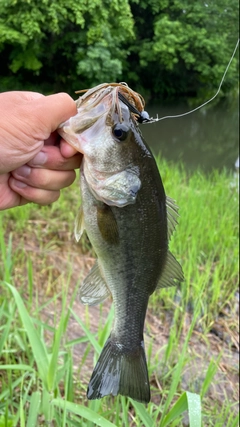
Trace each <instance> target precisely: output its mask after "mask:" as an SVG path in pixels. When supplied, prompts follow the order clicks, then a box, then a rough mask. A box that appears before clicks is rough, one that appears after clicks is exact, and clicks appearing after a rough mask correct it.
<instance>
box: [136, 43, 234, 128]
mask: <svg viewBox="0 0 240 427" xmlns="http://www.w3.org/2000/svg"><path fill="white" fill-rule="evenodd" d="M238 45H239V39H238V40H237V43H236V46H235V48H234V50H233V53H232V56H231V58H230V60H229V62H228V65H227V67H226V69H225V71H224V73H223V76H222V79H221V82H220V85H219V87H218V90H217V92H216V93H215V95H214V96H213V97H212V98H210V99H209V100H208V101H206V102H204V103H203V104H201V105H199V106H198V107H196V108H194V109H193V110H190V111H186V112H185V113H182V114H177V115H175V116H164V117H160V118H159V117H158V114H157V117H156V118H155V119H154V118H153V117H151V118H150V120H146V121H144V122H143V123H144V124H149V123H155V122H160V120H165V119H175V118H178V117H183V116H187V115H188V114H192V113H194V112H195V111H197V110H199V109H200V108H202V107H205V105H207V104H209V102H212V101H213V100H214V99H215V98H216V97H217V96H218V94H219V92H220V90H221V87H222V84H223V82H224V80H225V77H226V74H227V72H228V69H229V67H230V65H231V62H232V60H233V58H234V56H235V53H236V51H237V48H238Z"/></svg>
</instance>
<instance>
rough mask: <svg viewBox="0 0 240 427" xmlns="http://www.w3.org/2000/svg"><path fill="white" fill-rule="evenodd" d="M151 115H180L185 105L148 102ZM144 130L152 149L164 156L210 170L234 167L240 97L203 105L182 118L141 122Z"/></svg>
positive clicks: (191, 168)
mask: <svg viewBox="0 0 240 427" xmlns="http://www.w3.org/2000/svg"><path fill="white" fill-rule="evenodd" d="M146 110H147V111H148V113H149V115H150V116H153V117H156V114H158V117H163V116H166V115H175V114H181V113H183V112H186V111H189V110H190V108H189V107H187V106H184V105H178V106H168V107H163V106H161V105H147V106H146ZM141 131H142V133H143V135H144V137H145V139H146V141H147V143H148V144H149V146H150V147H151V149H152V150H153V152H154V154H156V155H157V154H159V153H160V154H161V155H162V156H163V157H164V158H166V159H168V160H171V161H174V162H179V161H181V162H182V163H184V164H186V166H187V167H188V169H190V170H194V169H196V168H199V167H200V168H201V169H203V170H204V171H206V172H208V171H211V169H213V168H217V169H222V168H224V167H226V168H228V169H232V170H234V164H235V161H236V159H237V157H238V145H239V109H238V102H237V100H236V101H234V102H233V103H232V105H231V107H229V106H228V107H226V106H224V105H221V106H216V107H210V108H207V109H206V108H203V109H201V110H198V111H196V112H194V113H192V114H190V115H187V116H184V117H181V118H171V119H166V120H162V121H159V122H157V123H153V124H144V125H141Z"/></svg>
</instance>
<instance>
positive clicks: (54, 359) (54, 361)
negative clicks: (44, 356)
mask: <svg viewBox="0 0 240 427" xmlns="http://www.w3.org/2000/svg"><path fill="white" fill-rule="evenodd" d="M64 322H65V311H64V310H62V314H61V319H60V323H59V326H58V329H57V330H56V332H55V335H54V345H53V352H52V356H51V359H50V362H49V368H48V374H47V381H48V390H49V391H50V390H53V389H54V388H55V379H56V374H57V370H58V359H59V348H60V343H61V337H62V335H63V329H64Z"/></svg>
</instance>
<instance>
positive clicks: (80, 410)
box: [51, 398, 116, 427]
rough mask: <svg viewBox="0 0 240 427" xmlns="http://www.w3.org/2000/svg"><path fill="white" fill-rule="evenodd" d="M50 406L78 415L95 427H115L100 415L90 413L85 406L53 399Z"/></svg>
mask: <svg viewBox="0 0 240 427" xmlns="http://www.w3.org/2000/svg"><path fill="white" fill-rule="evenodd" d="M51 404H52V405H53V406H57V407H58V408H60V409H66V410H67V411H69V412H72V413H73V414H75V415H80V416H81V417H83V418H85V419H86V420H88V421H92V422H93V423H95V425H96V426H99V427H116V425H115V424H113V423H111V422H110V421H108V420H106V418H104V417H102V416H101V415H98V414H96V412H94V411H92V410H91V409H89V408H87V407H86V406H81V405H78V404H76V403H72V402H68V401H64V400H62V399H60V398H58V399H53V400H52V402H51Z"/></svg>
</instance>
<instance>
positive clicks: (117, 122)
mask: <svg viewBox="0 0 240 427" xmlns="http://www.w3.org/2000/svg"><path fill="white" fill-rule="evenodd" d="M119 92H120V93H121V94H122V95H124V96H125V97H126V99H128V101H129V102H130V103H131V105H134V106H135V107H136V108H137V109H138V110H139V111H140V112H141V111H142V110H143V107H144V105H143V99H142V98H141V97H140V96H139V95H138V94H137V93H136V92H134V91H132V90H131V89H130V88H128V87H127V86H126V85H125V84H103V85H100V86H97V87H96V88H93V89H91V90H89V91H88V92H86V93H85V94H84V95H83V96H81V97H80V98H79V100H78V101H77V106H78V114H77V115H76V116H74V117H72V118H71V119H69V120H68V121H67V122H65V123H64V124H63V125H61V128H60V131H59V132H60V134H61V135H62V136H63V137H64V138H65V140H67V141H68V142H69V143H70V144H71V145H73V146H74V147H75V148H76V149H77V150H78V151H80V152H81V153H82V154H83V162H82V165H81V194H82V207H81V209H80V212H79V215H78V217H77V220H76V225H75V236H76V238H77V240H79V238H80V237H81V234H82V232H83V230H84V229H85V230H86V232H87V234H88V237H89V239H90V241H91V243H92V246H93V248H94V250H95V252H96V254H97V261H96V264H95V265H94V267H93V268H92V270H91V271H90V273H89V274H88V276H87V277H86V278H85V280H84V281H83V284H82V287H81V289H80V295H81V300H82V302H83V303H84V304H89V305H94V304H97V303H100V302H102V301H103V300H104V299H105V298H107V297H108V296H109V295H112V299H113V304H114V309H115V321H114V326H113V329H112V332H111V335H110V337H109V338H108V339H107V342H106V343H105V346H104V348H103V350H102V353H101V355H100V357H99V360H98V362H97V364H96V366H95V369H94V371H93V373H92V376H91V379H90V382H89V386H88V391H87V397H88V399H99V398H102V397H103V396H106V395H110V394H111V395H113V396H116V395H117V394H121V395H124V396H129V397H131V398H133V399H135V400H137V401H139V402H146V403H147V402H149V400H150V387H149V378H148V370H147V363H146V356H145V350H144V338H143V329H144V321H145V316H146V310H147V306H148V300H149V297H150V295H151V294H152V293H153V292H154V291H155V290H156V289H157V288H161V287H167V286H172V285H175V284H176V282H180V281H182V280H183V272H182V268H181V266H180V264H179V263H178V262H177V261H176V259H175V258H174V257H173V255H172V254H171V253H170V252H169V249H168V243H169V238H170V236H171V234H172V232H173V230H174V228H175V225H176V218H177V208H176V206H175V204H174V202H173V201H172V200H171V199H169V198H167V197H166V195H165V191H164V187H163V184H162V180H161V177H160V174H159V171H158V168H157V165H156V162H155V160H154V157H153V155H152V153H151V151H150V149H149V147H148V146H147V144H146V142H145V141H144V139H143V137H142V134H141V132H140V130H139V127H138V123H137V117H136V114H133V113H132V112H131V111H130V110H129V107H128V106H127V105H125V103H124V102H123V101H122V100H120V99H119V96H118V95H119ZM121 99H122V98H121Z"/></svg>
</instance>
